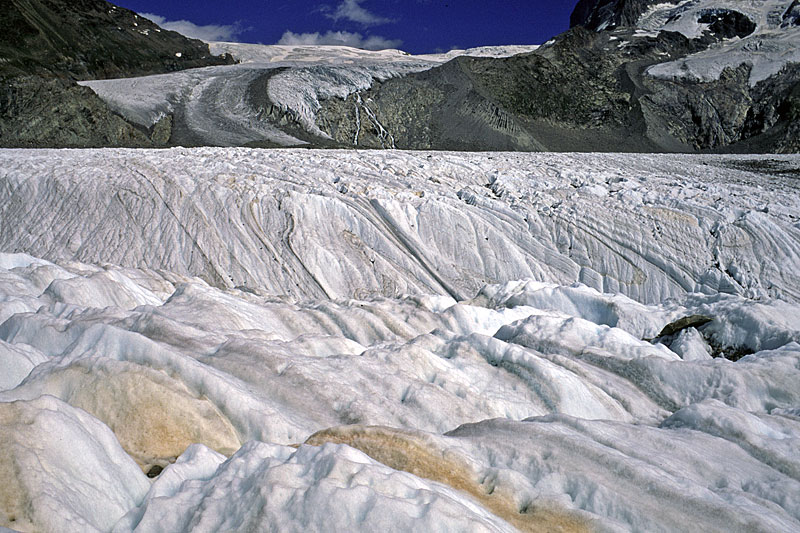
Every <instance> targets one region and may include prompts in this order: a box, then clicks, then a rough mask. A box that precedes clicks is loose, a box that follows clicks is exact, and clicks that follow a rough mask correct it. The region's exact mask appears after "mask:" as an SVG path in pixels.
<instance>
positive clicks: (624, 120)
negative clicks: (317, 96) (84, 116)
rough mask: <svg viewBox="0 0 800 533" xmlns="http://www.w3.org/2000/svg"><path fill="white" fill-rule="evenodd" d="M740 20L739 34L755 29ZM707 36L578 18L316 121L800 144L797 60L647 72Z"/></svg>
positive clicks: (400, 131) (448, 138)
mask: <svg viewBox="0 0 800 533" xmlns="http://www.w3.org/2000/svg"><path fill="white" fill-rule="evenodd" d="M726 16H727V15H726ZM723 18H724V19H725V20H728V19H727V18H725V16H723ZM734 19H735V20H734ZM734 19H730V20H734V22H733V23H732V26H731V28H733V29H734V30H735V31H739V30H741V29H744V30H748V29H749V27H748V26H747V24H746V23H744V22H742V25H739V23H738V22H736V21H737V20H739V19H736V18H735V17H734ZM720 20H722V19H720ZM730 20H728V21H729V22H730ZM740 22H741V21H740ZM720 31H722V30H720ZM725 31H727V30H725ZM706 37H707V36H706ZM706 37H704V38H700V39H688V38H686V37H684V36H683V35H681V34H679V33H671V32H661V33H660V34H658V36H656V37H647V36H636V35H634V33H633V32H632V31H631V30H616V31H613V32H594V31H590V30H587V29H584V28H582V27H577V28H573V29H572V30H570V31H568V32H567V33H565V34H562V35H561V36H559V37H558V38H557V39H556V42H555V44H553V45H552V46H548V47H543V48H541V49H539V50H537V51H536V52H533V53H530V54H525V55H519V56H514V57H510V58H505V59H494V58H471V57H460V58H457V59H455V60H453V61H451V62H449V63H447V64H445V65H442V66H441V67H437V68H434V69H431V70H429V71H426V72H422V73H419V74H414V75H410V76H407V77H404V78H398V79H393V80H389V81H387V82H385V83H382V84H376V85H375V86H373V87H372V88H371V89H370V90H367V91H363V92H360V93H357V94H354V95H351V96H349V97H348V98H347V99H345V100H341V99H331V100H329V101H327V102H324V104H323V108H322V110H321V111H320V113H319V115H318V126H319V127H320V129H322V130H323V131H326V132H327V133H329V134H330V135H331V136H332V137H333V138H334V139H335V140H336V141H337V142H339V143H341V144H342V145H349V146H353V145H355V146H360V147H370V148H383V147H389V146H396V147H398V148H409V149H429V148H434V149H452V150H556V151H561V150H565V151H573V150H574V151H681V152H691V151H703V150H705V151H767V152H769V151H782V152H786V151H794V150H797V137H796V131H797V128H798V126H797V122H798V120H797V113H798V102H797V91H798V90H800V89H798V85H797V82H798V75H800V67H798V66H796V65H795V66H791V65H790V66H788V67H786V69H784V72H782V73H781V74H780V75H778V76H773V77H771V78H769V79H768V80H764V81H762V82H761V83H759V84H758V85H757V86H756V87H751V86H750V83H749V75H750V69H749V67H748V66H747V65H742V66H740V67H738V68H733V69H727V70H725V71H724V72H723V74H722V76H720V79H719V80H714V81H710V82H703V81H693V80H684V79H681V80H669V79H660V78H654V77H651V76H648V75H647V74H646V73H645V71H646V69H647V67H649V66H650V65H653V64H656V63H661V62H664V61H669V60H671V59H676V58H680V57H685V56H686V55H689V54H692V53H695V52H698V51H702V50H704V49H705V48H706V47H708V46H709V44H711V43H712V42H714V39H709V38H706Z"/></svg>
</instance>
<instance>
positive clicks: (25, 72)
mask: <svg viewBox="0 0 800 533" xmlns="http://www.w3.org/2000/svg"><path fill="white" fill-rule="evenodd" d="M0 6H2V7H1V8H0V9H2V13H3V15H2V17H0V146H5V147H21V146H24V147H72V146H130V147H144V146H163V145H165V144H167V142H168V141H169V137H170V134H169V124H168V122H169V118H167V119H165V120H164V121H162V122H160V123H159V124H156V126H155V127H154V128H152V130H151V131H146V130H143V129H142V128H139V127H137V126H135V125H132V124H130V123H128V122H126V121H125V120H124V119H123V118H122V117H120V116H118V115H116V114H114V113H113V112H112V111H111V110H110V109H109V108H108V106H107V105H106V104H105V103H104V102H103V101H102V100H100V98H98V97H97V96H96V95H95V94H94V93H93V92H92V91H91V90H90V89H88V88H85V87H81V86H79V85H77V84H76V83H75V80H86V79H98V78H113V77H129V76H139V75H145V74H156V73H163V72H170V71H174V70H181V69H186V68H193V67H201V66H208V65H218V64H226V63H232V62H233V60H232V58H231V57H230V56H226V57H216V56H212V55H211V53H210V52H209V49H208V45H206V44H205V43H203V42H202V41H197V40H192V39H187V38H186V37H184V36H182V35H180V34H178V33H175V32H171V31H166V30H162V29H160V28H159V27H158V26H157V25H156V24H154V23H153V22H151V21H149V20H147V19H145V18H142V17H140V16H138V15H137V14H135V13H134V12H132V11H129V10H127V9H123V8H120V7H117V6H114V5H112V4H109V3H108V2H105V1H103V0H2V2H0Z"/></svg>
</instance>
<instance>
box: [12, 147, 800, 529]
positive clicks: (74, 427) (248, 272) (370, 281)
mask: <svg viewBox="0 0 800 533" xmlns="http://www.w3.org/2000/svg"><path fill="white" fill-rule="evenodd" d="M798 168H800V157H798V156H768V157H767V156H705V155H704V156H685V155H681V156H678V155H619V154H602V155H600V154H530V153H528V154H519V153H513V154H512V153H441V152H439V153H434V152H396V151H333V150H330V151H316V150H302V149H293V150H255V149H243V148H239V149H223V148H199V149H184V148H176V149H170V150H160V151H159V150H153V151H146V150H112V149H108V150H0V252H2V253H0V369H2V371H0V425H2V431H0V449H2V450H3V453H2V454H0V475H2V477H3V484H2V486H1V487H0V529H1V528H3V527H6V528H11V529H12V530H18V531H81V532H84V531H115V532H130V531H141V532H149V531H165V532H166V531H170V532H172V531H189V530H191V531H208V532H216V531H252V530H273V529H274V530H280V531H331V530H336V531H391V530H394V531H493V532H496V531H516V530H520V531H648V532H650V531H664V532H672V531H687V532H688V531H697V530H705V531H726V532H729V531H742V532H753V531H763V532H776V531H786V532H790V531H797V530H799V529H800V218H798V217H800V194H798V192H799V190H798V189H799V188H800V171H799V170H798ZM162 468H163V471H161V469H162ZM148 474H149V475H150V476H152V477H148Z"/></svg>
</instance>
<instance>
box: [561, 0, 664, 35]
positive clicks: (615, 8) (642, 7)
mask: <svg viewBox="0 0 800 533" xmlns="http://www.w3.org/2000/svg"><path fill="white" fill-rule="evenodd" d="M668 1H670V2H671V3H673V4H677V3H678V0H668ZM663 3H665V2H664V0H580V1H579V2H578V5H576V6H575V9H574V10H573V11H572V14H571V15H570V18H569V25H570V27H571V28H574V27H575V26H583V27H585V28H587V29H589V30H601V29H609V28H616V27H618V26H625V27H627V26H632V25H634V24H635V23H636V21H637V20H639V17H640V16H641V15H642V13H644V12H645V11H646V10H647V8H648V7H650V6H651V5H655V4H663Z"/></svg>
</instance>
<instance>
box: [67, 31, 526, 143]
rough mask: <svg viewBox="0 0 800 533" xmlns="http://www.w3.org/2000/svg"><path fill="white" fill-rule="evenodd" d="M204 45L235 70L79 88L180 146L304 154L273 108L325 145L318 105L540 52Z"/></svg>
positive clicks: (498, 48) (205, 70) (197, 71)
mask: <svg viewBox="0 0 800 533" xmlns="http://www.w3.org/2000/svg"><path fill="white" fill-rule="evenodd" d="M208 44H209V48H210V50H211V52H212V53H213V54H225V53H227V54H231V56H232V57H234V59H235V60H236V61H238V64H236V65H226V66H220V67H206V68H199V69H190V70H185V71H180V72H175V73H170V74H158V75H153V76H142V77H137V78H123V79H110V80H91V81H82V82H80V85H84V86H86V87H89V88H91V89H92V90H93V91H94V92H95V93H96V94H97V95H98V96H99V97H100V98H102V99H103V100H104V101H105V102H106V103H107V104H108V105H109V107H110V108H111V109H112V110H113V111H114V112H116V113H118V114H120V115H122V116H123V117H124V118H125V119H127V120H129V121H130V122H132V123H134V124H137V125H139V126H143V127H145V128H151V127H153V126H154V125H155V124H156V123H157V122H158V121H159V120H161V119H162V118H164V117H166V116H168V115H169V116H172V117H173V121H174V124H176V125H177V127H178V130H179V132H180V133H178V136H177V137H175V138H174V139H173V140H175V141H178V142H179V144H189V145H211V146H243V145H246V144H248V143H251V142H259V141H265V140H266V141H269V142H272V143H275V144H277V145H279V146H302V145H304V144H308V143H307V142H306V141H304V140H301V139H298V138H297V137H294V136H292V135H290V134H288V133H286V132H284V131H282V129H281V128H279V127H278V125H276V124H274V123H272V122H270V121H268V120H264V119H263V118H264V115H265V114H268V113H269V112H270V111H271V108H273V107H274V108H277V109H278V110H279V111H280V112H281V113H285V114H287V115H288V117H289V120H291V121H292V122H294V123H296V124H298V125H299V127H300V128H301V129H302V130H303V131H304V132H306V133H309V134H312V135H314V136H317V137H320V138H323V139H325V138H328V139H329V138H330V137H329V135H328V134H326V133H325V132H323V131H322V130H320V129H319V127H317V125H316V114H317V112H318V111H319V109H320V107H321V105H320V101H321V100H325V99H327V98H331V97H339V98H345V97H346V96H348V95H349V94H352V93H355V92H357V91H361V90H364V89H368V88H370V87H372V85H373V84H375V83H376V82H382V81H386V80H388V79H391V78H395V77H400V76H404V75H407V74H410V73H413V72H421V71H424V70H428V69H430V68H433V67H435V66H437V65H440V64H442V63H445V62H446V61H449V60H450V59H453V58H454V57H457V56H461V55H471V56H479V57H507V56H510V55H514V54H520V53H525V52H531V51H533V50H536V49H537V48H538V46H536V45H531V46H522V45H511V46H484V47H479V48H470V49H467V50H451V51H450V52H447V53H445V54H425V55H418V56H414V55H410V54H407V53H406V52H403V51H400V50H380V51H367V50H360V49H357V48H350V47H346V46H300V45H291V46H290V45H260V44H244V43H225V42H210V43H208ZM285 120H286V119H285V118H284V121H285ZM284 125H285V124H284Z"/></svg>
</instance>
